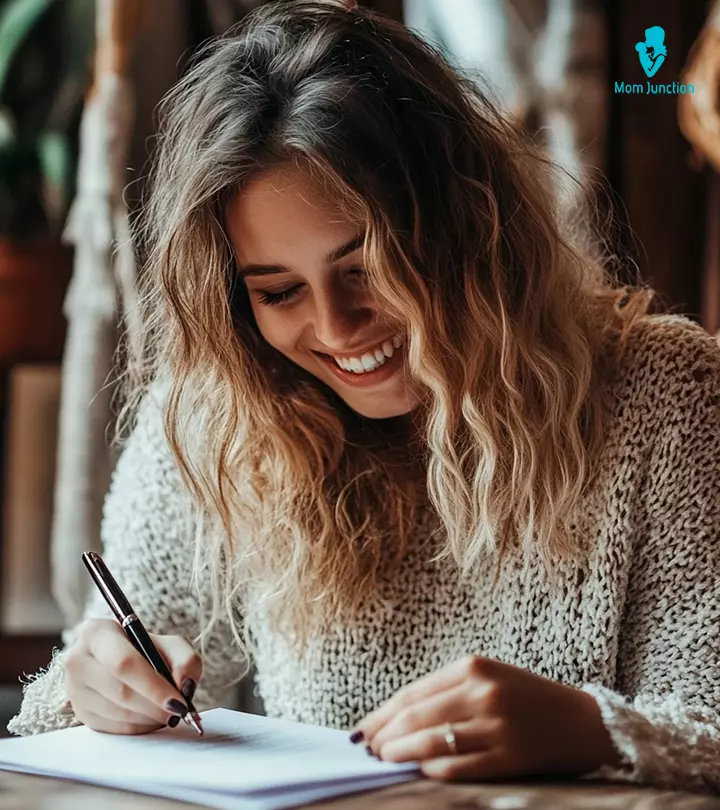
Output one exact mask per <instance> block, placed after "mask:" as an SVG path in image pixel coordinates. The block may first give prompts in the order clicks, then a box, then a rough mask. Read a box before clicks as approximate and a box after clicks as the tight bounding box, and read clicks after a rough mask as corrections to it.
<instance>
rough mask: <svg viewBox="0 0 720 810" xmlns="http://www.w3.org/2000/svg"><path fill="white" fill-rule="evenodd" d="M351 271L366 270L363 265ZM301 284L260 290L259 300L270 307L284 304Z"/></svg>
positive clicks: (295, 293)
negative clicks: (280, 289) (287, 288)
mask: <svg viewBox="0 0 720 810" xmlns="http://www.w3.org/2000/svg"><path fill="white" fill-rule="evenodd" d="M349 272H350V273H364V272H365V271H364V270H363V269H362V268H361V267H355V268H352V269H351V270H350V271H349ZM300 286H301V285H300V284H298V285H296V286H295V287H290V289H289V290H283V291H282V292H276V293H274V292H270V291H269V290H264V291H258V292H259V293H260V295H259V296H258V300H259V301H260V303H261V304H263V305H265V306H268V307H275V306H283V304H286V303H287V302H288V301H290V300H291V299H292V298H295V296H296V295H297V294H298V291H299V290H300Z"/></svg>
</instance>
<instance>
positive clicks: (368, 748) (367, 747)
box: [365, 745, 375, 757]
mask: <svg viewBox="0 0 720 810" xmlns="http://www.w3.org/2000/svg"><path fill="white" fill-rule="evenodd" d="M365 751H366V752H367V755H368V756H369V757H374V756H375V752H374V751H373V750H372V748H370V746H369V745H366V746H365Z"/></svg>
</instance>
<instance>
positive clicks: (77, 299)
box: [51, 0, 139, 625]
mask: <svg viewBox="0 0 720 810" xmlns="http://www.w3.org/2000/svg"><path fill="white" fill-rule="evenodd" d="M138 7H139V5H138V0H97V15H96V20H97V23H96V30H97V44H96V49H97V50H96V59H95V79H94V83H93V86H92V89H91V91H90V93H89V95H88V98H87V100H86V104H85V109H84V112H83V118H82V122H81V127H80V161H79V167H78V182H77V194H76V199H75V201H74V203H73V205H72V208H71V210H70V214H69V217H68V222H67V225H66V230H65V239H66V241H69V242H71V243H72V244H73V245H74V246H75V259H74V269H73V277H72V280H71V282H70V286H69V288H68V291H67V295H66V297H65V303H64V313H65V317H66V318H67V321H68V330H67V338H66V343H65V353H64V359H63V380H62V401H61V408H60V426H59V439H58V461H57V474H56V482H55V499H54V517H53V531H52V546H51V548H52V553H51V561H52V590H53V595H54V597H55V599H56V601H57V603H58V605H59V607H60V609H61V611H62V613H63V616H64V619H65V621H66V623H67V624H68V625H71V624H74V623H75V622H76V621H78V620H79V619H80V617H81V616H82V611H83V607H84V604H85V597H86V593H87V587H88V583H87V581H86V580H87V577H86V576H84V574H83V568H82V566H81V565H79V561H80V555H81V553H82V552H83V551H85V550H86V549H98V547H99V545H100V519H101V513H102V504H103V501H104V498H105V494H106V492H107V489H108V485H109V479H110V469H111V458H110V452H109V449H108V443H107V438H106V433H107V429H108V425H109V422H110V391H109V388H108V385H107V382H108V376H109V374H110V371H111V369H112V363H113V355H114V352H115V348H116V345H117V336H118V329H117V328H118V322H119V318H120V317H122V318H124V319H125V322H126V325H127V327H128V337H129V339H130V340H137V339H138V336H139V330H138V324H137V322H136V319H137V308H136V301H135V263H134V256H133V249H132V245H131V242H130V236H129V225H128V215H127V211H126V208H125V205H124V202H123V196H122V195H123V189H124V187H125V166H126V155H127V150H128V143H129V139H130V135H131V129H132V124H133V96H132V90H131V87H130V83H129V81H128V79H127V77H126V70H125V69H126V63H127V54H128V51H129V43H130V40H131V37H132V32H133V29H134V25H133V23H134V22H135V21H136V20H137V11H138Z"/></svg>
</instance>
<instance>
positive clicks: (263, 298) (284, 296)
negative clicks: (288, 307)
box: [259, 285, 300, 307]
mask: <svg viewBox="0 0 720 810" xmlns="http://www.w3.org/2000/svg"><path fill="white" fill-rule="evenodd" d="M299 289H300V286H299V285H297V286H295V287H291V288H290V289H289V290H283V291H282V292H275V293H274V292H270V290H265V291H264V292H260V295H259V300H260V303H261V304H265V306H269V307H272V306H277V305H278V304H284V303H285V302H286V301H289V300H290V299H291V298H294V297H295V296H296V295H297V294H298V291H299Z"/></svg>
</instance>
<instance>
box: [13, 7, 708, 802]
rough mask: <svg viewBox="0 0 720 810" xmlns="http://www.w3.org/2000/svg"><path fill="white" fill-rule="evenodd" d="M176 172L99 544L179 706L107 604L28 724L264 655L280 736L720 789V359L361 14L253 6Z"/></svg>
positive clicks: (72, 642)
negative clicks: (314, 730)
mask: <svg viewBox="0 0 720 810" xmlns="http://www.w3.org/2000/svg"><path fill="white" fill-rule="evenodd" d="M159 143H160V148H159V155H158V159H157V163H156V165H155V169H154V176H153V183H152V195H151V197H150V199H149V202H148V205H147V207H146V209H145V216H146V219H145V228H144V231H143V236H144V239H145V247H146V250H147V255H148V262H147V268H146V273H145V276H144V278H145V283H146V289H145V293H144V296H143V300H144V302H145V328H146V334H145V341H144V344H145V351H144V356H143V358H140V359H138V358H135V360H136V361H138V360H141V361H142V362H131V364H130V372H131V373H130V374H129V375H128V376H127V380H128V383H129V385H130V394H131V395H130V396H129V398H128V399H127V403H128V407H127V409H126V411H125V412H124V415H125V417H127V416H128V415H129V414H133V413H135V410H134V404H135V403H138V402H139V398H140V397H141V396H142V397H143V399H142V404H141V405H140V407H139V410H138V411H137V420H136V422H135V426H134V429H133V431H132V434H131V436H130V438H129V440H128V442H127V445H126V447H125V450H124V453H123V455H122V458H121V460H120V462H119V464H118V466H117V470H116V472H115V474H114V478H113V484H112V488H111V492H110V494H109V496H108V499H107V502H106V509H105V515H104V524H103V541H104V554H105V557H106V560H107V562H108V565H109V567H110V569H111V570H112V571H113V572H114V573H115V574H116V576H117V578H118V580H119V582H120V584H121V586H122V587H123V588H124V589H125V590H126V592H127V595H128V597H129V599H130V601H131V602H132V604H133V605H134V607H135V608H136V609H137V610H138V612H139V613H140V614H141V616H142V619H143V620H144V621H145V622H146V624H148V625H149V629H151V630H152V631H153V632H154V633H156V634H157V641H158V644H159V645H160V646H161V647H162V649H163V651H164V653H165V655H166V656H167V658H168V661H169V662H170V663H171V664H172V668H173V674H174V677H175V679H176V683H178V685H179V686H180V690H181V691H180V692H176V691H174V690H173V689H172V688H171V687H169V686H168V685H167V684H166V683H165V682H164V681H163V680H162V679H161V678H160V677H159V676H157V675H156V674H155V673H154V672H153V671H151V670H150V667H149V666H148V665H147V664H146V663H145V662H144V661H143V660H142V658H140V656H139V655H138V654H137V653H136V652H135V650H134V649H133V648H132V647H131V645H130V644H129V643H128V642H127V640H126V639H125V637H124V635H123V634H122V632H121V631H120V629H119V628H118V626H117V624H116V623H115V622H113V621H111V620H109V619H108V613H107V611H106V610H105V609H104V607H103V606H102V605H101V604H100V602H99V600H98V599H95V600H93V601H92V602H91V604H90V605H89V606H88V610H87V617H88V621H86V622H85V623H83V624H82V625H81V626H79V627H77V628H75V629H73V630H70V631H69V632H67V633H66V634H65V639H64V641H65V648H64V650H63V651H62V652H60V653H58V654H56V655H55V657H54V659H53V661H52V663H51V665H50V667H49V669H48V671H47V672H46V673H43V674H41V676H39V677H37V679H35V680H34V681H33V682H31V683H29V684H28V685H27V687H26V690H25V696H24V702H23V705H22V708H21V711H20V714H19V715H18V716H17V717H16V718H15V719H14V720H13V721H12V722H11V725H10V729H11V730H12V731H13V732H15V733H20V734H28V733H34V732H40V731H45V730H48V729H52V728H58V727H61V726H67V725H72V724H75V723H85V724H87V725H89V726H90V727H92V728H95V729H98V730H101V731H107V732H112V733H121V734H123V733H129V734H133V733H141V732H144V731H148V730H150V729H152V728H157V727H158V726H160V725H163V724H165V723H168V724H169V725H176V724H177V722H178V720H179V717H180V715H182V714H183V713H184V712H185V711H186V707H185V705H184V702H183V701H182V700H181V698H188V697H191V696H192V697H193V699H194V702H195V703H196V705H197V706H198V707H199V708H200V709H202V708H208V707H211V706H214V705H218V704H222V703H223V702H225V701H226V700H228V699H229V696H228V691H227V690H228V688H229V687H230V686H231V685H232V684H233V683H234V682H236V681H237V680H238V679H239V678H240V677H241V676H242V675H243V674H244V672H245V671H246V668H247V661H248V660H249V656H250V655H252V656H253V657H254V661H255V663H256V666H257V670H258V683H259V688H260V692H261V694H262V697H263V699H264V703H265V709H266V711H267V713H268V714H269V715H270V716H284V717H287V718H290V719H295V720H300V721H304V722H309V723H315V724H319V725H327V726H334V727H337V728H345V729H348V731H352V732H353V733H352V741H353V742H358V741H360V740H362V741H363V742H364V744H365V745H367V747H368V750H369V751H371V752H372V753H374V754H377V755H379V756H380V757H381V758H382V759H384V760H391V761H403V760H420V762H421V764H422V769H423V772H424V773H425V774H426V775H428V776H431V777H437V778H441V779H454V778H465V779H484V778H491V777H499V776H505V777H511V776H518V775H522V776H526V775H532V774H540V773H564V774H575V775H584V776H587V775H594V776H601V777H608V778H618V779H626V780H629V781H636V782H642V783H649V784H655V785H658V786H660V785H662V786H667V787H676V788H688V789H693V790H699V791H715V790H718V789H719V788H720V728H719V725H720V724H719V722H718V714H717V708H718V700H719V698H720V671H719V670H718V654H717V626H718V618H719V617H720V592H719V587H720V585H719V577H718V572H719V570H720V566H719V563H718V542H717V541H718V526H719V525H720V465H719V463H718V453H717V443H718V436H719V435H720V431H719V424H720V423H719V413H718V402H719V394H720V391H719V384H718V381H719V380H720V356H719V355H720V353H719V351H718V347H717V346H716V345H715V343H714V342H713V341H712V339H711V338H710V337H709V335H707V334H706V333H705V332H704V331H703V330H702V329H700V328H699V327H697V326H695V325H693V324H692V323H690V322H689V321H687V320H685V319H683V318H682V317H679V316H651V315H649V314H648V313H647V304H648V296H647V294H646V291H643V290H630V291H628V290H621V289H617V288H615V287H614V286H613V284H612V282H611V280H610V278H609V275H608V272H607V270H606V269H605V268H606V266H607V262H606V261H604V260H602V259H601V257H600V256H599V253H598V254H596V252H595V251H594V250H593V249H591V246H590V241H589V240H588V239H587V238H584V237H583V234H584V233H586V232H587V231H586V230H584V229H581V228H580V227H579V226H578V224H577V222H576V225H575V227H574V228H571V227H570V223H569V222H568V221H567V219H566V218H565V217H563V216H561V215H560V214H559V213H558V212H557V206H556V205H555V204H554V198H553V195H552V192H551V189H552V188H553V187H554V182H553V181H554V178H553V176H552V173H551V167H549V166H548V165H547V164H546V162H544V161H543V160H542V158H541V157H540V156H539V154H538V153H537V152H536V151H535V150H534V149H533V147H532V146H531V145H530V144H528V143H527V142H526V140H525V139H524V138H523V137H522V135H521V134H519V133H517V132H515V131H514V130H513V128H512V127H511V126H510V125H509V124H508V123H506V122H504V121H503V120H502V119H501V118H500V117H499V116H498V114H497V113H496V111H495V108H494V106H493V105H492V104H491V103H490V102H489V101H488V100H487V99H486V97H485V96H484V95H483V94H482V92H481V91H480V90H478V89H477V88H476V87H475V86H473V85H472V84H470V83H469V82H467V81H464V80H462V79H461V78H459V77H458V76H457V75H456V74H455V73H454V72H453V71H452V70H451V68H449V67H448V66H447V65H446V64H445V63H444V62H443V60H442V59H441V58H440V57H439V56H438V55H437V54H436V53H435V52H433V51H432V50H431V49H430V48H429V47H428V46H426V45H425V44H423V43H422V42H421V41H419V40H418V39H417V38H415V37H414V36H413V35H412V34H411V33H409V32H407V31H405V30H404V29H403V28H402V27H401V26H399V25H396V24H394V23H391V22H389V21H387V20H384V19H382V18H380V17H377V16H373V15H372V14H371V13H370V12H367V11H363V10H360V9H353V10H347V9H345V8H344V7H343V6H342V5H341V4H339V3H315V2H292V3H289V4H288V3H283V4H273V5H270V6H266V7H263V8H261V9H259V10H257V11H255V12H253V14H252V15H250V17H249V18H248V19H247V20H246V21H245V23H244V24H243V25H242V27H241V28H239V29H238V30H236V31H234V32H232V33H231V34H229V35H228V36H227V37H225V38H223V39H221V40H220V41H217V42H214V43H212V44H210V45H209V46H208V47H206V48H205V49H204V51H203V53H202V55H201V57H200V58H199V59H198V60H197V61H196V63H195V65H194V66H193V68H192V70H191V71H190V72H189V73H188V74H187V76H186V77H185V78H184V79H183V80H182V81H181V82H180V83H179V84H178V85H177V87H176V88H174V90H173V91H172V92H171V93H170V95H169V97H168V99H167V100H166V102H165V105H164V116H163V123H162V133H161V136H160V142H159ZM131 360H132V358H131ZM146 381H151V384H150V385H149V390H147V391H146V388H147V386H145V385H144V383H145V382H146ZM127 421H128V420H127V418H126V419H123V420H121V424H126V423H127ZM196 642H197V644H196V647H195V648H194V647H193V646H191V644H195V643H196ZM196 650H197V651H196ZM201 676H202V677H201ZM196 685H197V693H195V687H196Z"/></svg>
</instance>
